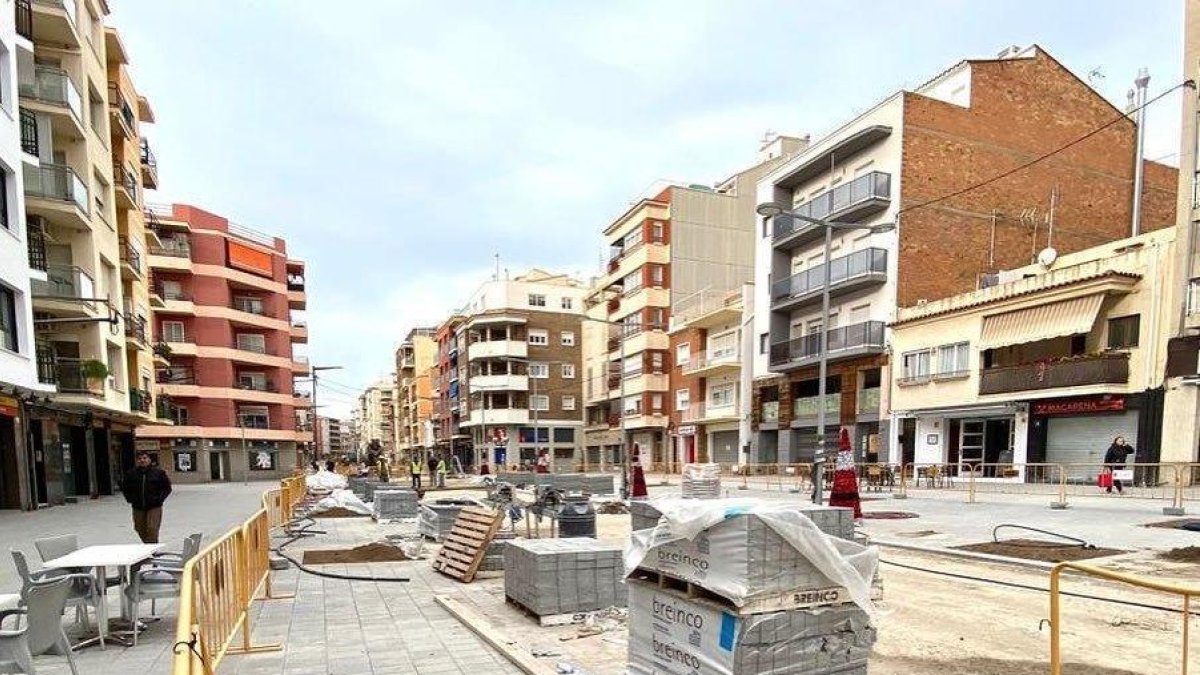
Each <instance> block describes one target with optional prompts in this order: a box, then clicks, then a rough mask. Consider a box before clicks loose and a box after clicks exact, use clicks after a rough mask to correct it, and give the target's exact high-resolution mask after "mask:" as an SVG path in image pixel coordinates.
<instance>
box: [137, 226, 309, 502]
mask: <svg viewBox="0 0 1200 675" xmlns="http://www.w3.org/2000/svg"><path fill="white" fill-rule="evenodd" d="M148 216H149V218H150V220H151V222H152V224H153V225H154V227H155V229H156V231H157V232H158V233H159V239H160V242H161V244H160V245H158V246H153V247H151V249H150V255H149V262H150V269H151V270H152V274H153V283H152V286H151V289H150V293H151V305H152V314H153V322H152V323H153V330H154V336H155V339H156V341H157V342H158V343H160V344H161V345H163V346H164V348H163V349H161V350H160V353H159V354H158V365H159V368H158V371H157V377H156V379H157V389H158V395H159V397H160V398H162V399H165V400H168V401H169V402H170V414H171V416H172V417H173V421H174V426H143V427H140V428H139V429H138V432H137V436H138V444H139V447H141V448H145V449H151V450H153V451H156V452H157V453H158V460H159V463H160V464H161V465H162V466H163V467H164V468H166V469H167V470H168V471H171V472H173V473H172V477H173V478H174V479H176V480H180V481H185V482H202V481H210V480H211V481H222V480H243V479H244V478H245V477H247V474H248V475H249V476H250V477H254V478H262V479H267V478H274V477H278V476H283V475H287V474H288V473H290V472H291V470H292V469H293V468H294V467H295V466H296V465H297V463H298V462H300V461H301V460H302V457H301V456H302V454H303V453H304V452H305V451H306V450H307V449H308V447H309V446H310V444H311V443H312V440H313V438H312V432H311V430H304V431H300V430H298V429H297V420H296V410H297V409H298V408H307V407H310V405H311V404H310V402H309V399H308V395H307V394H303V395H302V394H300V393H298V392H297V391H296V386H295V381H294V378H295V377H296V376H304V375H307V374H308V370H309V366H308V363H307V360H306V359H301V358H300V357H297V356H295V355H294V354H293V352H292V346H293V345H294V344H296V343H305V342H307V341H308V328H307V327H306V326H305V324H304V323H303V322H300V321H296V320H294V319H293V316H292V312H293V311H294V310H303V309H304V308H305V306H306V302H307V298H306V295H305V281H304V273H305V268H304V263H303V262H301V261H299V260H291V259H289V258H288V255H287V244H286V243H285V242H284V241H283V240H282V239H280V238H278V237H272V236H269V235H265V234H262V233H260V232H257V231H254V230H251V229H249V228H245V227H242V226H239V225H237V224H236V223H231V222H229V221H228V220H226V219H225V218H223V217H221V216H218V215H215V214H212V213H209V212H207V211H204V210H202V209H199V208H196V207H194V206H188V205H183V204H175V205H173V206H170V207H152V208H151V209H150V210H149V211H148Z"/></svg>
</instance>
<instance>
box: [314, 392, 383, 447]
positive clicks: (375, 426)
mask: <svg viewBox="0 0 1200 675" xmlns="http://www.w3.org/2000/svg"><path fill="white" fill-rule="evenodd" d="M395 402H396V385H395V383H394V381H393V379H392V378H390V377H388V378H383V379H381V380H379V381H377V382H375V383H374V384H372V385H371V386H369V387H367V388H366V389H365V390H364V391H363V393H362V394H360V395H359V397H358V409H357V410H356V411H355V412H354V419H355V426H356V428H357V430H358V449H359V450H360V451H362V452H364V453H365V452H366V451H367V449H368V447H369V446H370V445H371V442H372V441H378V442H379V445H380V447H381V448H382V449H383V450H384V451H385V452H389V453H390V451H391V450H392V443H393V442H394V440H395V439H394V436H393V432H392V430H393V428H394V426H395V419H394V412H393V411H394V410H395ZM326 451H327V452H328V450H326Z"/></svg>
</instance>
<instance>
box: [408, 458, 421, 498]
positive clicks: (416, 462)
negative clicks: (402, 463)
mask: <svg viewBox="0 0 1200 675" xmlns="http://www.w3.org/2000/svg"><path fill="white" fill-rule="evenodd" d="M408 470H409V472H410V473H411V475H412V486H413V489H414V490H420V489H421V458H420V457H417V455H416V453H413V456H412V462H411V463H410V464H409V467H408Z"/></svg>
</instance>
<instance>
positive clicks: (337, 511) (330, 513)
mask: <svg viewBox="0 0 1200 675" xmlns="http://www.w3.org/2000/svg"><path fill="white" fill-rule="evenodd" d="M312 517H313V518H370V517H371V516H370V515H368V514H366V513H355V512H354V511H351V510H350V509H347V508H343V507H341V506H335V507H333V508H332V509H328V510H326V511H321V512H319V513H314V514H312Z"/></svg>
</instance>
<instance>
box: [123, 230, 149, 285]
mask: <svg viewBox="0 0 1200 675" xmlns="http://www.w3.org/2000/svg"><path fill="white" fill-rule="evenodd" d="M120 244H121V271H122V272H127V273H128V276H129V277H134V278H139V279H140V278H141V276H142V273H143V271H144V269H145V268H143V267H142V252H141V251H140V250H139V249H138V248H137V247H136V246H134V245H133V244H131V243H130V242H129V240H128V239H126V238H125V237H121V238H120Z"/></svg>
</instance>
